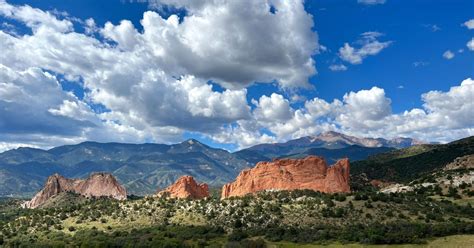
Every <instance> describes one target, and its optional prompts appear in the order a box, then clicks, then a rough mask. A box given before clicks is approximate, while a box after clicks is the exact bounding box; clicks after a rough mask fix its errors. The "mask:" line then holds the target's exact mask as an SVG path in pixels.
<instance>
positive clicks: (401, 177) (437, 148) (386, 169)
mask: <svg viewBox="0 0 474 248" xmlns="http://www.w3.org/2000/svg"><path fill="white" fill-rule="evenodd" d="M468 154H474V136H472V137H468V138H465V139H461V140H458V141H455V142H452V143H449V144H444V145H421V146H413V147H409V148H405V149H400V150H394V151H391V152H387V153H382V154H377V155H374V156H371V157H369V158H368V159H366V160H363V161H356V162H354V163H352V166H351V174H352V176H353V177H357V176H359V175H361V174H362V173H365V175H366V176H367V177H368V179H382V180H385V181H393V182H409V181H411V180H413V179H416V178H418V177H420V176H422V175H424V174H426V173H430V172H433V171H435V170H437V169H440V168H442V167H443V166H445V165H446V164H448V163H450V162H452V161H453V160H454V159H455V158H457V157H461V156H464V155H468Z"/></svg>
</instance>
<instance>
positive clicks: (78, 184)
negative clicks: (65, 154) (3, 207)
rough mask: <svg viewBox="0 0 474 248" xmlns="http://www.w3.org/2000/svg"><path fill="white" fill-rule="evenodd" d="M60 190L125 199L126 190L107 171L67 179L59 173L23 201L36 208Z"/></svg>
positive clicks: (28, 206) (26, 205) (89, 195)
mask: <svg viewBox="0 0 474 248" xmlns="http://www.w3.org/2000/svg"><path fill="white" fill-rule="evenodd" d="M61 192H73V193H76V194H80V195H83V196H85V197H101V196H105V197H111V198H115V199H117V200H125V199H127V191H126V190H125V188H124V187H122V186H121V185H120V184H119V183H118V181H117V180H116V179H115V177H114V176H112V175H111V174H109V173H93V174H91V175H90V176H89V177H88V178H87V179H85V180H83V179H69V178H65V177H63V176H61V175H59V174H54V175H51V176H49V177H48V180H47V181H46V184H45V186H44V188H43V189H42V190H41V191H40V192H38V193H37V194H36V195H35V196H34V197H33V199H31V200H30V201H27V202H25V203H24V204H23V205H22V206H23V207H25V208H37V207H39V206H41V205H42V204H44V203H45V202H46V201H47V200H48V199H50V198H51V197H54V196H56V195H58V194H59V193H61Z"/></svg>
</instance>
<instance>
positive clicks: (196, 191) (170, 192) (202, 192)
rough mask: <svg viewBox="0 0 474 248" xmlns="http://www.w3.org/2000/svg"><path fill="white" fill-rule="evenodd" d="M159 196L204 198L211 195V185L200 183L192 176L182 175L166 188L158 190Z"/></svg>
mask: <svg viewBox="0 0 474 248" xmlns="http://www.w3.org/2000/svg"><path fill="white" fill-rule="evenodd" d="M157 195H158V196H167V197H172V198H187V199H202V198H205V197H209V186H208V185H207V184H205V183H201V184H198V183H196V181H195V180H194V178H193V177H192V176H182V177H180V178H179V179H178V180H176V182H175V183H174V184H172V185H170V186H169V187H167V188H166V189H164V190H162V191H160V192H158V194H157Z"/></svg>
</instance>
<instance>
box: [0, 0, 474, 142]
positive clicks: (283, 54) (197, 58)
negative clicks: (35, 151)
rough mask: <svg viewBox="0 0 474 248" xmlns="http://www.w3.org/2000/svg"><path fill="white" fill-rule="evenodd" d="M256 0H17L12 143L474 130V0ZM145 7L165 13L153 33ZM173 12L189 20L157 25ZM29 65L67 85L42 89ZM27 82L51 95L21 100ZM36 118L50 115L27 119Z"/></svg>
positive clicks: (8, 59) (11, 20) (11, 27)
mask: <svg viewBox="0 0 474 248" xmlns="http://www.w3.org/2000/svg"><path fill="white" fill-rule="evenodd" d="M256 2H257V1H256ZM256 2H253V3H252V2H251V3H249V4H248V5H246V4H245V1H242V2H239V3H238V4H236V3H232V4H229V3H228V2H226V1H223V2H222V3H216V4H210V3H203V4H201V2H194V3H193V2H192V1H191V2H188V1H178V0H176V1H175V0H166V1H152V2H146V1H141V2H135V1H111V0H110V1H92V0H90V1H89V0H87V1H7V2H5V3H3V7H2V8H3V12H2V11H0V23H2V25H1V26H0V30H2V32H3V33H4V35H5V36H4V37H7V38H5V41H7V40H8V42H5V43H2V44H0V45H2V46H4V47H3V48H2V49H5V50H9V51H12V53H11V54H10V53H7V54H4V55H3V56H2V57H0V59H1V60H0V62H1V64H2V65H3V67H2V69H4V72H8V73H6V74H5V75H2V77H1V78H0V79H2V81H1V82H0V83H4V85H3V87H4V88H5V89H6V90H4V91H3V94H4V95H0V96H1V97H0V103H1V105H0V106H1V107H3V110H1V111H3V113H1V112H0V114H2V116H3V117H0V118H1V119H0V130H1V131H2V132H3V134H2V135H0V148H2V149H9V148H12V147H16V146H24V145H28V146H37V147H51V146H56V145H61V144H67V143H77V142H81V141H85V140H97V141H102V142H107V141H120V142H132V143H141V142H158V143H173V142H179V141H181V140H184V139H187V138H197V139H199V140H201V141H203V142H205V143H207V144H210V145H213V146H218V147H223V148H226V149H230V150H235V149H238V148H243V147H247V146H250V145H254V144H258V143H262V142H278V141H285V140H288V139H292V138H297V137H300V136H305V135H316V134H318V133H320V132H323V131H328V130H335V131H340V132H344V133H348V134H352V135H358V136H371V137H385V138H393V137H397V136H410V137H414V138H418V139H422V140H430V141H440V142H447V141H451V140H454V139H457V138H462V137H466V136H470V135H473V134H474V112H473V111H474V110H472V109H473V102H474V96H473V94H474V93H473V91H474V90H473V88H474V86H472V80H470V78H474V51H472V50H474V42H473V45H472V46H473V48H472V49H471V48H470V46H469V45H468V44H469V42H470V41H471V39H473V37H474V27H472V28H470V26H469V25H468V24H467V23H468V21H469V20H472V19H474V14H473V12H472V10H473V9H474V2H473V1H470V0H465V1H461V0H455V1H448V0H439V1H428V0H424V1H421V0H419V1H408V0H407V1H395V0H386V1H368V2H369V3H365V2H366V1H357V0H353V1H352V0H344V1H343V0H340V1H334V0H326V1H306V2H304V4H303V5H301V3H300V1H296V0H295V1H289V2H287V3H286V4H282V3H281V2H278V1H262V2H259V3H256ZM219 4H221V5H222V6H218V5H219ZM251 5H252V6H251ZM300 5H301V6H302V8H298V6H300ZM25 6H29V7H28V8H24V7H25ZM269 6H270V7H271V8H273V9H274V10H276V11H275V13H268V12H271V11H270V7H269ZM272 6H273V7H272ZM205 7H206V8H205ZM246 8H249V9H246ZM250 8H253V9H252V11H250ZM258 8H268V11H258ZM204 10H207V11H210V12H203V11H204ZM213 10H214V11H216V12H215V13H213V12H212V11H213ZM219 10H225V11H226V12H225V13H227V14H225V13H224V14H221V13H218V11H219ZM147 11H151V12H156V13H157V16H158V17H159V18H155V17H154V15H152V14H150V15H149V17H150V19H149V22H150V24H149V26H148V29H147V28H144V26H143V25H142V23H141V22H142V19H143V18H144V13H145V12H147ZM151 12H147V13H151ZM173 15H178V18H177V19H178V20H179V21H178V23H176V24H175V25H176V26H174V27H173V26H172V25H171V26H166V27H164V28H163V29H157V28H155V27H160V25H163V24H160V23H162V22H161V21H160V20H166V19H168V18H170V16H173ZM226 15H227V16H226ZM262 15H263V17H262ZM194 17H199V18H201V19H199V18H194ZM289 18H294V20H292V21H289ZM52 19H54V20H53V21H51V20H52ZM92 19H93V22H92V23H93V25H89V24H91V23H90V22H87V20H92ZM170 19H171V18H170ZM170 19H168V20H170ZM122 20H129V21H130V25H128V24H127V23H123V22H122V23H121V21H122ZM56 21H58V22H63V23H62V24H60V26H57V25H56ZM66 22H69V23H70V24H67V23H66ZM473 22H474V21H473ZM107 23H108V24H107ZM203 23H204V24H203ZM465 23H466V24H465ZM63 24H64V26H61V25H63ZM122 24H123V25H122ZM68 25H69V26H68ZM107 25H109V26H107ZM472 25H474V23H473V24H472ZM42 30H46V31H43V32H42ZM131 30H132V31H131ZM133 30H134V31H133ZM255 30H258V32H256V31H255ZM153 32H155V33H153ZM160 32H161V33H160ZM73 34H74V35H75V34H78V35H80V37H82V38H83V39H82V38H79V39H78V38H76V39H74V38H71V36H73ZM52 37H55V38H52ZM137 37H138V38H137ZM32 40H34V41H35V42H37V43H38V44H40V45H25V44H28V42H30V43H31V42H32ZM76 40H77V43H75V42H73V41H76ZM190 41H191V42H190ZM23 42H24V43H23ZM43 42H44V43H43ZM174 42H176V44H178V43H179V44H180V46H181V48H179V47H178V46H177V45H176V46H175V44H174ZM181 42H182V44H181ZM265 43H267V44H265ZM63 46H64V47H63ZM15 49H18V51H16V52H15ZM69 49H73V50H75V52H73V51H70V50H69ZM88 49H89V50H88ZM91 49H92V50H91ZM187 49H189V50H187ZM267 49H268V51H267ZM183 51H184V52H183ZM186 51H187V53H186ZM22 53H24V55H23V56H22V57H23V58H16V55H17V54H20V55H22ZM56 53H57V54H56ZM260 53H261V54H260ZM81 54H82V55H83V56H81ZM163 54H164V55H163ZM447 54H448V55H449V56H448V55H447ZM20 55H18V56H19V57H21V56H20ZM188 55H189V56H188ZM443 55H444V56H443ZM29 56H31V57H29ZM74 56H78V57H77V58H75V57H74ZM133 56H137V57H133ZM148 56H150V58H148ZM221 56H222V57H221ZM25 57H29V58H27V59H24V58H25ZM144 57H147V58H146V59H143V58H144ZM99 58H100V59H99ZM82 59H84V60H82ZM94 59H98V60H97V61H93V60H94ZM109 59H110V60H111V61H112V62H113V61H114V60H115V61H116V64H115V65H116V66H117V70H112V69H110V67H113V66H114V63H112V62H111V61H108V60H109ZM142 59H143V61H141V60H142ZM36 60H38V62H35V61H36ZM128 60H130V61H132V62H130V61H128ZM170 60H171V61H170ZM58 61H60V62H58ZM88 63H90V65H89V64H88ZM102 63H103V65H102ZM307 63H313V64H310V65H308V64H307ZM82 66H83V67H82ZM95 66H96V67H95ZM102 66H103V67H102ZM144 67H146V69H143V70H142V68H144ZM77 68H79V69H77ZM92 68H93V69H92ZM331 68H333V70H331ZM334 68H336V69H339V70H335V69H334ZM36 69H38V71H36ZM128 69H130V72H128V74H122V73H124V71H127V70H128ZM316 71H317V72H316ZM158 72H160V73H161V74H159V73H158ZM156 73H157V74H156ZM30 74H31V75H30ZM25 75H30V76H31V77H33V78H35V79H37V80H35V82H37V84H39V85H41V84H42V82H43V81H44V80H46V81H48V80H50V79H51V80H53V81H54V80H57V82H58V83H59V84H60V86H61V89H60V90H59V91H57V90H56V91H55V89H53V88H54V85H53V84H54V83H53V84H51V87H52V88H51V91H45V92H42V91H35V90H34V88H33V86H32V85H31V84H30V83H28V82H29V81H28V80H31V78H29V77H27V76H25ZM157 75H159V76H157ZM50 76H51V77H52V78H51V77H50ZM25 78H26V79H25ZM150 78H152V79H150ZM157 78H158V79H157ZM160 78H161V79H160ZM209 85H211V86H212V89H208V88H207V87H209ZM27 87H29V88H27ZM147 87H148V88H147ZM14 88H15V89H16V88H19V89H22V90H23V92H31V93H30V94H29V95H28V94H26V93H25V94H26V95H25V96H24V97H25V99H26V98H28V97H30V98H31V97H33V98H37V99H42V100H41V104H37V105H36V106H29V107H28V101H25V102H21V100H19V99H15V100H11V99H10V100H9V98H8V97H9V96H11V95H12V94H13V93H12V92H13V89H14ZM52 92H56V93H52ZM67 92H72V93H73V95H71V94H68V93H67ZM196 92H198V93H196ZM1 93H2V91H0V94H1ZM43 94H44V95H43ZM51 94H55V95H56V96H55V97H48V96H50V95H51ZM180 97H183V98H182V99H181V98H180ZM335 99H336V100H335ZM38 101H39V100H38ZM181 104H182V105H183V106H181ZM40 105H41V106H40ZM25 106H27V107H25ZM25 108H26V109H25ZM0 109H1V108H0ZM32 115H33V116H37V118H36V119H37V120H38V122H41V125H40V124H36V123H35V122H34V121H32V123H30V124H31V125H25V126H28V127H27V128H26V127H24V128H21V127H19V126H23V125H18V124H15V123H22V122H25V121H26V120H27V119H28V118H29V117H31V116H32ZM12 118H13V119H15V118H16V121H15V120H12ZM2 119H3V120H2ZM2 123H3V124H2ZM48 123H51V125H52V126H53V127H54V128H56V130H58V132H57V135H55V134H54V133H53V134H51V132H49V131H48V132H46V131H45V130H46V129H48V130H49V129H50V128H45V127H44V126H48ZM61 123H64V125H65V127H62V126H61ZM71 123H75V124H71ZM53 124H54V125H53ZM71 125H74V126H75V127H76V128H71ZM26 136H28V137H30V138H27V137H26Z"/></svg>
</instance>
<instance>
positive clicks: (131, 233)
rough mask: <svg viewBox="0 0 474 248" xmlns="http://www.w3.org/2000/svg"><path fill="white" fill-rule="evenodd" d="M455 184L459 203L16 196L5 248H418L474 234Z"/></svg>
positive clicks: (430, 191)
mask: <svg viewBox="0 0 474 248" xmlns="http://www.w3.org/2000/svg"><path fill="white" fill-rule="evenodd" d="M453 177H456V175H455V174H453ZM449 187H452V188H454V189H456V191H457V196H456V197H455V196H454V195H453V194H451V195H449V194H445V193H443V192H444V190H441V191H439V190H438V189H437V187H434V186H432V185H430V186H428V187H423V188H417V189H416V190H414V191H411V192H405V193H390V194H384V193H378V192H375V191H359V192H355V193H351V194H323V193H319V192H314V191H310V190H298V191H291V192H289V191H277V192H261V193H258V194H256V195H253V196H245V197H234V198H230V199H226V200H222V201H221V200H219V199H217V197H211V198H209V199H204V200H197V201H191V200H182V199H166V198H156V197H145V198H135V199H129V200H126V201H122V202H120V201H116V200H111V199H105V198H100V199H84V198H81V197H78V200H77V201H74V200H70V199H71V198H72V197H73V195H68V196H62V198H61V199H69V200H67V201H64V200H61V201H58V199H55V203H56V204H58V205H56V207H54V208H42V209H21V208H19V204H20V203H21V201H19V200H14V199H8V200H2V201H1V203H0V237H1V239H0V241H1V242H3V243H4V246H6V247H19V246H57V247H61V246H66V245H67V246H74V247H81V246H86V247H106V246H109V247H128V246H133V245H136V244H140V246H146V247H203V246H214V247H222V246H224V245H227V246H228V247H264V246H265V245H266V244H269V245H275V244H288V243H287V242H291V243H294V244H312V245H316V244H328V243H341V244H347V243H362V244H404V243H412V244H413V243H415V244H418V243H425V242H427V241H429V240H430V239H431V238H433V237H442V236H448V235H455V234H474V208H473V207H472V205H471V204H461V203H460V202H458V201H461V200H463V199H469V196H468V195H467V194H465V192H469V191H466V190H471V189H472V185H464V186H455V185H450V186H449ZM462 188H463V189H462ZM440 192H441V195H440V194H439V193H440ZM446 192H447V191H446ZM215 195H217V194H215ZM76 197H77V196H76ZM285 242H286V243H285Z"/></svg>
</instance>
